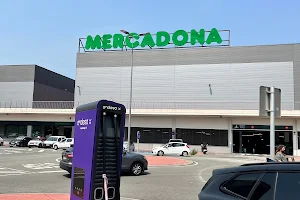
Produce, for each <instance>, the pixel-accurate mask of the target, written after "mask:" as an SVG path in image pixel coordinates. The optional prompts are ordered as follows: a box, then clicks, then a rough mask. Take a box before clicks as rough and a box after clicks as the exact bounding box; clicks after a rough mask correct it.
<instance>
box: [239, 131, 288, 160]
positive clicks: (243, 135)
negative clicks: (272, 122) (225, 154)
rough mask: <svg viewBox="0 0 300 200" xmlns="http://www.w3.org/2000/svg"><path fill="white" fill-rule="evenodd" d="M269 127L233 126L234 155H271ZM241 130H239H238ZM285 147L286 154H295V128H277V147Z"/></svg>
mask: <svg viewBox="0 0 300 200" xmlns="http://www.w3.org/2000/svg"><path fill="white" fill-rule="evenodd" d="M269 128H270V127H269V126H268V125H233V153H249V154H270V131H269V130H268V129H269ZM237 129H239V130H237ZM280 144H281V145H285V146H286V151H285V153H286V154H288V155H292V154H293V127H292V126H276V127H275V147H277V146H278V145H280Z"/></svg>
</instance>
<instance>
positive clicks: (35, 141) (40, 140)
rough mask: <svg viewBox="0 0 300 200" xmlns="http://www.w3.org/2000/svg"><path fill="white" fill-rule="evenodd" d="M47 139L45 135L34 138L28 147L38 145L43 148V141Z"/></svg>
mask: <svg viewBox="0 0 300 200" xmlns="http://www.w3.org/2000/svg"><path fill="white" fill-rule="evenodd" d="M45 140H46V138H44V137H36V138H34V139H33V140H30V141H29V142H28V147H29V148H31V147H38V148H42V147H43V142H44V141H45Z"/></svg>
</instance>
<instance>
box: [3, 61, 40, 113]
mask: <svg viewBox="0 0 300 200" xmlns="http://www.w3.org/2000/svg"><path fill="white" fill-rule="evenodd" d="M34 70H35V66H34V65H2V66H0V107H10V106H12V107H21V106H24V105H27V104H30V102H32V98H33V97H32V95H33V85H34V84H33V81H34Z"/></svg>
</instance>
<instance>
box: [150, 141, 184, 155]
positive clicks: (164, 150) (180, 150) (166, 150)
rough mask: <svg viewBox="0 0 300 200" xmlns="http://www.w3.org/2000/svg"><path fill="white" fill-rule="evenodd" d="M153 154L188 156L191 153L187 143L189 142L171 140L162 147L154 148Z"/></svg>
mask: <svg viewBox="0 0 300 200" xmlns="http://www.w3.org/2000/svg"><path fill="white" fill-rule="evenodd" d="M152 154H154V155H157V156H163V155H180V156H188V155H189V154H190V147H189V146H188V145H187V143H183V142H169V143H167V144H164V145H162V146H160V147H155V148H153V149H152Z"/></svg>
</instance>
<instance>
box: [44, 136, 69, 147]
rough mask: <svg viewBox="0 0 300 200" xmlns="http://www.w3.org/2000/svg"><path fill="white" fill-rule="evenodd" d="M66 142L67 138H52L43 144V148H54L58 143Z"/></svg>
mask: <svg viewBox="0 0 300 200" xmlns="http://www.w3.org/2000/svg"><path fill="white" fill-rule="evenodd" d="M65 140H66V136H50V137H49V138H48V139H47V140H45V141H44V142H43V147H50V148H52V147H53V144H54V143H56V142H63V141H65Z"/></svg>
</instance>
